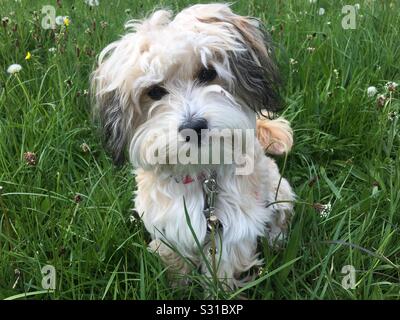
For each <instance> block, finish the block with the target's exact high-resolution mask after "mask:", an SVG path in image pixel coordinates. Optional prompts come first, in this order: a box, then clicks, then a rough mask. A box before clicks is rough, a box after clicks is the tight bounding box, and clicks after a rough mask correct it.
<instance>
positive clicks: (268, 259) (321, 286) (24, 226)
mask: <svg viewBox="0 0 400 320" xmlns="http://www.w3.org/2000/svg"><path fill="white" fill-rule="evenodd" d="M99 2H100V4H99V6H94V7H91V6H89V5H87V4H85V3H84V1H83V0H82V1H65V0H64V1H51V0H43V1H42V0H32V1H13V0H0V7H1V11H0V18H1V19H2V21H1V25H0V298H1V299H4V298H10V299H18V298H24V297H25V294H27V295H29V298H31V299H199V298H203V297H204V293H203V289H202V288H201V286H200V285H199V280H200V279H201V276H200V275H199V274H196V273H195V272H194V273H193V274H192V275H191V279H192V280H193V281H192V282H191V284H190V285H188V286H183V287H174V288H171V286H170V285H169V283H168V278H167V275H166V270H165V268H164V266H163V265H162V263H161V262H160V260H159V259H158V258H157V257H156V256H154V255H152V254H151V253H149V252H148V251H147V249H146V244H147V243H148V241H149V237H148V234H147V233H146V231H145V229H144V227H143V225H142V224H141V223H140V222H135V221H133V220H132V212H131V209H132V207H133V201H132V198H133V191H134V189H135V178H134V176H133V175H132V174H131V171H132V168H131V167H130V166H129V165H125V166H124V167H122V168H116V167H114V166H113V164H112V161H111V159H110V158H109V157H108V156H107V155H106V154H105V152H104V150H103V147H102V144H101V139H100V137H99V134H98V130H97V129H96V126H95V125H94V124H93V122H92V120H91V115H90V98H89V94H88V90H89V77H90V73H91V70H92V69H93V66H94V65H95V59H96V55H97V54H98V53H99V52H100V50H101V49H102V48H104V47H105V46H106V45H107V44H108V43H110V42H111V41H113V40H115V39H117V38H118V37H119V36H120V35H121V34H123V32H124V29H123V24H124V22H126V21H127V20H129V19H132V18H142V17H144V16H145V15H146V14H147V13H148V12H149V11H151V10H153V9H154V8H155V7H169V8H171V9H173V10H174V11H177V10H179V9H181V8H183V7H185V6H187V5H188V4H192V3H194V1H185V0H176V1H149V0H146V1H134V0H130V1H128V0H127V1H123V0H120V1H117V0H114V1H102V0H100V1H99ZM346 4H349V5H355V2H353V1H351V0H349V1H327V0H326V1H324V0H317V1H315V3H310V1H309V0H290V1H289V0H287V1H286V0H285V1H283V0H279V1H278V0H276V1H272V0H269V1H267V0H259V1H256V0H251V1H244V0H243V1H237V2H235V3H234V5H233V9H234V10H235V11H236V12H238V13H241V14H243V15H252V16H257V17H259V18H261V19H262V20H263V21H264V22H265V24H266V27H267V29H268V30H269V31H270V32H271V33H272V37H273V39H274V42H275V45H276V54H277V59H278V62H279V65H280V68H281V71H282V74H283V76H284V78H285V85H284V92H283V96H284V102H285V109H284V111H283V115H284V116H285V117H286V118H287V119H289V120H290V121H291V123H292V126H293V128H294V136H295V146H294V148H293V150H292V152H291V153H290V154H289V156H288V158H287V162H286V165H284V164H285V162H284V161H283V159H278V163H279V165H280V168H281V171H282V172H284V175H285V176H286V177H287V178H288V180H289V181H290V183H291V184H292V185H293V187H294V189H295V191H296V193H297V195H298V199H297V203H296V206H295V211H296V215H295V217H294V219H293V223H292V227H291V230H290V235H289V239H288V242H287V244H286V246H285V247H284V248H283V249H282V250H278V251H276V250H275V251H274V250H272V249H269V248H268V246H267V245H266V244H265V241H262V242H261V243H260V247H261V249H262V252H263V253H262V255H263V257H264V259H265V267H264V268H263V269H262V270H259V276H258V278H257V279H256V281H255V282H253V283H251V284H250V286H249V287H248V288H245V289H244V290H243V291H242V292H241V293H240V295H241V296H242V297H247V298H249V299H399V298H400V232H399V231H400V212H399V211H400V210H399V209H400V152H399V146H400V127H399V113H400V94H399V92H400V86H399V87H397V88H396V86H395V84H393V83H389V82H397V83H400V41H399V39H400V3H399V2H398V1H389V0H388V1H386V0H385V1H384V0H375V1H373V0H370V1H361V0H360V1H359V6H356V7H353V8H355V9H356V14H355V21H356V25H355V26H354V27H355V28H354V29H345V28H343V26H342V19H343V18H345V15H346V14H345V13H342V7H343V6H344V5H346ZM44 5H52V6H54V8H55V10H56V15H57V16H68V19H64V21H63V20H62V19H61V24H62V25H61V26H60V25H57V26H56V28H55V29H54V30H52V29H47V30H46V29H44V28H43V27H42V19H43V18H44V17H45V15H44V14H42V12H41V10H42V7H43V6H44ZM320 8H323V9H320ZM28 52H29V53H28ZM15 63H17V64H20V65H21V66H22V69H21V70H20V71H19V72H17V73H14V74H9V73H8V72H7V69H8V67H9V66H10V65H11V64H15ZM371 86H374V87H376V90H377V92H376V93H375V92H374V90H373V89H370V90H369V93H370V94H368V92H367V89H368V87H371ZM45 265H52V266H54V268H55V270H56V288H55V290H52V291H46V290H44V289H43V288H42V277H43V275H42V273H41V268H42V267H43V266H45ZM345 266H352V267H345ZM343 268H345V269H346V268H347V269H349V268H350V270H354V271H355V272H354V273H351V274H350V275H354V277H353V278H352V279H354V280H355V281H354V283H353V284H354V285H352V283H351V281H347V280H346V279H349V277H350V276H349V275H347V277H346V274H344V273H342V271H344V270H343ZM353 268H354V269H353ZM343 284H345V285H344V286H343ZM346 284H350V287H349V286H346ZM237 294H239V293H237V292H236V293H232V292H227V293H223V292H219V293H218V296H217V297H218V298H231V297H237V296H238V295H237Z"/></svg>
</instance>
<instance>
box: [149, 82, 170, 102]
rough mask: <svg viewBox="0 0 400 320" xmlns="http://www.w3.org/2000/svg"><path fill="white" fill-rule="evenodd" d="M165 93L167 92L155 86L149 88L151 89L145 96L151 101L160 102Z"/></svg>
mask: <svg viewBox="0 0 400 320" xmlns="http://www.w3.org/2000/svg"><path fill="white" fill-rule="evenodd" d="M167 93H168V91H167V90H166V89H165V88H163V87H161V86H157V85H156V86H153V87H151V89H150V90H149V91H148V92H147V95H148V96H149V97H150V98H151V99H153V100H161V98H162V97H164V96H165V95H166V94H167Z"/></svg>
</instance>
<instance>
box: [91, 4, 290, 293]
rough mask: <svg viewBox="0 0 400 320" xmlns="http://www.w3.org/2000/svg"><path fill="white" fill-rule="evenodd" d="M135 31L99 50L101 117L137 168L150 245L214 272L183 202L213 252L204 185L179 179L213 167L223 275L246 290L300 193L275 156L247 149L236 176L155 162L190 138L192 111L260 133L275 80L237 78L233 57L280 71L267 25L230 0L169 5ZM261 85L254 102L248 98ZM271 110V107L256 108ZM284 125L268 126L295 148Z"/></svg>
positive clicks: (168, 257) (114, 143)
mask: <svg viewBox="0 0 400 320" xmlns="http://www.w3.org/2000/svg"><path fill="white" fill-rule="evenodd" d="M127 28H128V30H129V32H128V33H127V34H126V35H125V36H123V37H122V38H121V39H120V40H117V41H115V42H113V43H111V44H110V45H109V46H107V47H106V48H105V49H104V50H103V51H102V53H101V54H100V57H99V67H98V68H97V70H96V71H95V73H94V75H93V80H92V86H93V90H94V92H95V99H96V107H95V108H96V110H97V111H98V112H99V113H100V114H102V117H103V118H104V119H103V126H104V127H105V128H106V131H107V135H108V136H109V140H110V141H109V143H108V147H109V148H110V149H113V148H114V149H115V150H113V152H114V153H115V154H117V155H118V154H120V151H121V150H120V149H121V148H122V147H123V148H126V149H128V152H129V157H130V160H131V163H132V164H133V165H134V167H135V168H136V169H135V174H136V176H137V187H138V188H137V192H136V195H135V208H136V210H137V212H138V213H139V215H140V216H141V217H142V219H143V222H144V224H145V226H146V229H147V230H148V231H149V233H150V234H151V237H152V238H153V242H152V243H151V244H150V249H152V250H153V251H156V252H158V253H159V254H160V256H161V258H162V259H163V260H164V261H165V262H166V263H167V264H168V265H170V266H171V267H172V268H173V269H175V270H178V271H179V272H181V273H186V272H188V271H189V270H190V267H189V266H188V264H187V263H185V262H184V261H183V260H182V259H181V258H180V256H179V255H178V254H177V253H176V252H174V251H173V250H171V249H170V248H168V246H166V244H164V242H166V243H168V244H170V245H172V246H173V247H175V248H176V249H177V251H178V252H179V253H180V254H182V255H183V256H184V257H186V258H188V259H190V260H191V261H192V262H194V263H195V265H197V266H200V267H201V269H202V270H203V271H204V273H206V274H208V273H209V272H208V271H207V268H206V267H205V262H204V261H202V259H201V255H200V253H199V251H198V248H197V245H196V242H195V239H194V237H193V234H192V233H191V231H190V229H189V226H188V224H187V222H186V217H185V211H184V205H183V199H185V201H186V206H187V211H188V215H189V217H190V221H191V224H192V226H193V229H194V231H195V234H196V237H197V238H198V240H199V241H200V244H201V246H202V250H204V252H205V253H206V254H207V252H208V249H209V246H210V241H209V239H208V238H209V237H208V236H207V232H206V225H207V223H206V218H205V215H204V213H203V209H204V194H203V190H202V181H201V180H199V181H197V180H196V181H194V182H192V183H189V184H183V183H182V182H179V181H178V182H177V180H176V177H177V175H181V174H183V175H185V174H187V175H198V174H199V173H204V172H206V173H209V172H211V171H214V172H215V173H216V175H217V184H218V191H219V193H218V196H217V202H216V211H215V215H216V216H217V217H218V219H219V221H220V222H221V223H222V225H223V231H222V241H221V242H219V241H218V243H217V246H218V253H219V254H221V257H222V258H221V261H220V264H219V268H218V271H217V273H218V276H219V278H221V279H223V280H225V281H226V284H227V286H228V287H230V288H233V287H234V286H238V285H240V284H241V283H242V281H241V280H242V278H241V274H242V273H243V272H245V271H248V270H249V269H250V268H251V267H252V266H254V265H259V264H261V261H262V260H261V259H260V258H259V256H258V254H257V252H256V247H257V239H258V238H260V237H265V236H266V237H267V238H268V240H269V242H270V243H271V245H273V244H275V243H276V240H277V239H278V240H279V239H281V238H282V236H283V235H284V234H285V232H286V230H287V223H288V222H287V219H288V218H289V217H290V215H291V213H292V211H293V205H292V202H293V200H294V197H295V196H294V194H293V192H292V189H291V187H290V185H289V183H288V182H287V181H286V180H285V179H283V178H281V176H280V174H279V170H278V167H277V165H276V164H275V162H274V161H273V160H272V159H271V158H269V157H267V156H265V155H264V150H263V147H262V145H261V144H260V142H258V141H257V140H256V142H255V144H254V146H252V147H253V150H254V151H251V152H250V151H249V150H250V149H248V148H247V146H246V152H247V153H251V156H252V157H253V158H254V170H253V172H252V173H251V174H250V175H243V176H239V175H236V174H235V169H236V167H237V165H236V164H235V163H234V164H219V165H218V164H213V165H202V164H197V165H182V164H179V163H178V164H170V163H169V161H170V159H169V158H168V159H167V163H166V164H155V163H154V161H153V160H154V155H155V150H158V152H161V153H165V154H167V153H168V154H169V155H171V154H172V155H174V154H177V153H179V148H181V147H183V146H185V143H186V142H185V141H180V142H179V143H178V145H177V146H176V147H172V141H173V140H176V139H177V138H178V137H179V132H178V127H179V125H180V124H181V123H182V121H184V120H185V119H187V118H188V117H190V116H196V117H202V118H205V119H207V121H208V126H209V129H221V130H222V129H243V130H246V129H253V130H254V131H255V129H256V112H255V111H254V104H256V103H259V102H258V101H259V100H257V99H256V98H258V96H257V92H260V94H261V93H262V92H264V93H265V95H266V97H267V98H268V97H269V92H268V89H267V88H265V87H263V86H264V84H268V83H270V82H271V81H269V82H268V81H267V82H261V80H260V79H259V78H257V77H254V75H252V74H245V73H243V74H238V73H237V71H235V70H237V67H238V66H236V65H235V64H234V62H233V61H238V62H239V63H242V60H240V59H241V57H242V56H241V55H242V54H245V53H247V56H246V59H250V60H251V61H248V62H249V63H251V65H250V66H251V67H252V68H254V70H255V72H259V70H261V68H264V67H265V68H267V69H268V68H269V69H268V70H267V73H268V72H273V71H274V66H273V64H272V58H271V57H270V54H271V50H270V48H266V47H265V44H264V42H263V40H264V39H263V36H262V34H261V32H260V31H259V24H258V22H257V21H256V20H251V19H249V18H246V17H241V16H238V15H235V14H234V13H233V12H232V11H231V10H230V8H229V6H228V5H225V4H210V5H195V6H192V7H189V8H187V9H185V10H183V11H182V12H180V13H179V14H178V15H177V16H176V17H175V18H174V19H172V13H171V12H170V11H167V10H160V11H156V12H155V13H154V14H153V15H151V16H150V17H149V18H148V19H146V20H144V21H131V22H129V23H128V24H127ZM202 67H212V68H214V69H215V70H216V71H217V73H218V77H217V79H216V80H214V81H212V83H207V84H199V83H198V82H197V81H196V74H197V72H198V70H199V69H201V68H202ZM238 70H246V68H244V69H243V68H242V69H238ZM262 70H264V69H262ZM235 72H236V73H235ZM252 77H253V78H252ZM239 78H240V79H239ZM155 84H162V86H163V88H165V89H166V90H167V91H168V94H167V95H166V96H165V97H162V99H160V100H158V101H152V100H151V99H150V98H149V97H148V96H147V94H146V93H147V91H148V90H149V88H151V87H152V86H153V85H155ZM252 90H254V92H255V94H256V95H254V94H253V98H254V101H252V100H253V98H251V99H249V97H252V92H253V91H252ZM265 90H267V91H265ZM249 93H250V94H249ZM260 101H261V100H260ZM264 107H265V108H267V109H268V106H259V105H257V106H256V108H258V109H262V108H264ZM279 121H280V122H279V123H275V122H274V120H272V122H270V123H269V125H270V126H271V127H274V128H276V127H280V128H283V129H285V132H286V133H287V134H286V135H283V137H284V139H285V141H288V142H289V143H290V147H291V143H292V140H291V134H292V132H291V130H290V127H288V124H287V122H285V121H281V120H279ZM274 124H275V126H274ZM267 127H268V125H267V124H266V123H264V128H267ZM206 134H207V133H206ZM254 135H255V133H254ZM265 137H266V138H265V139H267V137H270V136H265ZM275 138H276V136H275ZM265 139H264V140H265ZM265 143H266V142H265V141H263V146H264V147H265V145H264V144H265ZM290 147H289V148H286V149H285V150H284V152H287V151H288V150H289V149H290ZM174 148H175V149H174ZM281 151H282V150H281ZM275 153H279V150H278V151H277V152H275ZM158 155H159V154H158ZM278 186H279V190H278V189H277V188H278ZM276 201H278V203H275V202H276ZM207 256H208V254H207Z"/></svg>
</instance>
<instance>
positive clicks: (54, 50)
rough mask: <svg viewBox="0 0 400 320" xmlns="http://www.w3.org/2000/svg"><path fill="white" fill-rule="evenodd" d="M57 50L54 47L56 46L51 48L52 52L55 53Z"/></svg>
mask: <svg viewBox="0 0 400 320" xmlns="http://www.w3.org/2000/svg"><path fill="white" fill-rule="evenodd" d="M56 51H57V49H56V48H54V47H52V48H49V52H51V53H54V52H56Z"/></svg>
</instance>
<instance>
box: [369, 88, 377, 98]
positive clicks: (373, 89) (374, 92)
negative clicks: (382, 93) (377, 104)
mask: <svg viewBox="0 0 400 320" xmlns="http://www.w3.org/2000/svg"><path fill="white" fill-rule="evenodd" d="M377 93H378V89H376V87H374V86H370V87H368V89H367V95H368V97H373V96H375V95H376V94H377Z"/></svg>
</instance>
